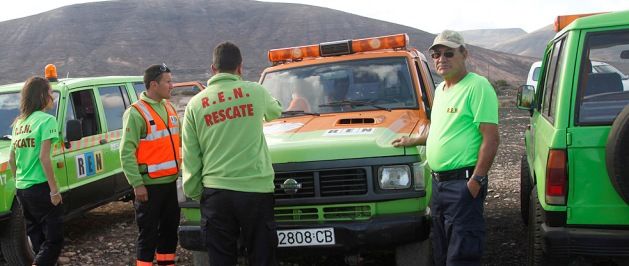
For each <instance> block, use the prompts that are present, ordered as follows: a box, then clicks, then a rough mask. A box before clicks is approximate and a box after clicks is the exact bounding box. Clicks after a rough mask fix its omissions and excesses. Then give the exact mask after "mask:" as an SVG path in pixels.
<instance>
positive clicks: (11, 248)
mask: <svg viewBox="0 0 629 266" xmlns="http://www.w3.org/2000/svg"><path fill="white" fill-rule="evenodd" d="M11 212H12V213H11V218H10V219H9V220H7V221H6V223H5V224H3V225H2V227H3V228H2V233H1V234H0V247H1V248H2V253H3V255H4V259H5V260H6V262H7V265H31V264H32V263H33V258H34V255H35V254H33V249H32V248H31V245H30V241H29V240H28V237H27V236H26V225H25V223H24V213H22V207H21V205H20V203H19V202H18V201H17V200H15V199H14V200H13V206H12V207H11Z"/></svg>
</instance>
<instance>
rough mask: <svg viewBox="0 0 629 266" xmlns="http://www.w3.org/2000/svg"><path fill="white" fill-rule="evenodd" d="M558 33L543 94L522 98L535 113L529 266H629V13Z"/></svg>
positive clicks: (529, 155)
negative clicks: (584, 264)
mask: <svg viewBox="0 0 629 266" xmlns="http://www.w3.org/2000/svg"><path fill="white" fill-rule="evenodd" d="M555 25H556V27H557V31H558V33H557V35H556V36H555V37H554V38H553V39H552V40H551V41H550V42H549V43H548V45H547V47H546V50H545V53H544V56H543V63H542V70H541V75H540V79H539V81H538V83H537V90H534V88H533V87H532V86H522V87H520V89H519V92H518V98H517V104H518V107H519V108H521V109H525V110H529V111H530V114H531V119H530V125H529V127H528V128H527V130H526V133H525V138H524V141H525V148H526V152H525V154H524V155H523V156H522V165H521V214H522V218H523V219H524V222H525V223H526V224H528V244H529V260H528V264H529V265H544V264H557V263H558V262H559V263H566V262H567V261H570V260H588V261H589V260H592V261H595V262H596V261H616V263H619V265H620V264H623V265H627V263H628V262H629V261H627V258H629V77H628V76H627V75H626V74H627V73H629V11H622V12H613V13H605V14H595V15H588V16H580V18H579V16H560V17H558V20H557V22H556V24H555ZM566 25H567V26H566ZM601 66H605V67H603V68H601ZM608 66H609V67H608ZM618 261H620V262H618Z"/></svg>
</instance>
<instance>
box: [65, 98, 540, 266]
mask: <svg viewBox="0 0 629 266" xmlns="http://www.w3.org/2000/svg"><path fill="white" fill-rule="evenodd" d="M504 106H513V105H512V104H505V105H504ZM527 122H528V113H527V112H524V111H519V110H517V109H515V108H511V107H503V108H501V109H500V137H501V145H500V148H499V151H498V155H497V156H496V161H495V162H494V165H493V169H492V171H491V172H490V181H489V193H488V196H487V201H486V205H485V206H486V209H485V217H486V220H487V247H486V249H485V256H484V258H483V264H485V265H523V264H524V263H525V259H526V232H525V228H524V226H523V224H522V221H521V218H520V213H519V202H518V199H519V172H520V156H521V154H522V153H523V146H522V145H523V132H524V128H525V126H526V123H527ZM65 230H66V231H65V237H66V244H65V248H64V249H63V252H62V256H61V258H60V262H61V263H60V264H61V265H135V261H134V259H135V256H134V254H135V237H136V233H137V227H136V226H135V223H134V213H133V206H132V204H131V203H130V202H116V203H111V204H108V205H105V206H102V207H100V208H97V209H95V210H92V211H90V212H88V213H86V214H85V215H84V216H83V217H80V218H77V219H74V220H72V221H70V222H67V223H66V225H65ZM177 255H178V259H177V260H178V262H177V265H182V266H183V265H192V255H191V253H190V252H189V251H186V250H183V249H181V248H180V249H179V250H178V251H177ZM315 260H316V259H315ZM320 260H321V261H322V259H320ZM341 261H342V260H341ZM341 261H339V260H328V262H327V263H323V262H322V263H313V262H312V260H310V263H306V265H313V264H314V265H322V264H327V265H339V264H340V263H342V262H341ZM390 263H392V259H391V258H390V257H389V256H388V255H387V254H384V255H376V256H372V257H367V258H366V260H365V263H364V265H388V264H390ZM282 265H291V266H292V265H304V263H299V262H297V263H295V262H291V263H288V262H283V263H282Z"/></svg>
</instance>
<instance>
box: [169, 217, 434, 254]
mask: <svg viewBox="0 0 629 266" xmlns="http://www.w3.org/2000/svg"><path fill="white" fill-rule="evenodd" d="M326 227H333V228H334V234H335V239H336V244H334V245H329V246H300V247H283V248H279V249H278V253H279V254H280V255H290V254H291V251H293V250H300V254H303V253H304V252H308V253H315V254H316V253H320V252H322V253H327V254H329V253H346V252H354V251H365V250H380V249H392V248H394V247H396V246H398V245H402V244H406V243H411V242H416V241H423V240H425V239H427V238H428V234H429V232H430V221H429V216H426V215H423V214H403V215H390V216H381V217H376V218H373V219H370V220H368V221H354V222H325V223H311V224H297V223H278V225H277V229H278V230H286V229H307V228H326ZM179 244H180V245H181V246H182V247H183V248H185V249H188V250H197V251H204V250H205V248H204V245H203V242H202V240H201V228H200V227H199V226H198V225H181V226H179Z"/></svg>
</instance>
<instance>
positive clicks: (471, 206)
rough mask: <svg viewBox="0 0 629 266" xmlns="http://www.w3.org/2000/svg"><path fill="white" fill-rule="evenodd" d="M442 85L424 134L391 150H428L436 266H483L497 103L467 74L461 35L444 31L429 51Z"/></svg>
mask: <svg viewBox="0 0 629 266" xmlns="http://www.w3.org/2000/svg"><path fill="white" fill-rule="evenodd" d="M429 50H430V57H432V59H433V62H434V63H435V69H436V70H437V74H439V75H440V76H441V77H443V79H444V81H443V82H442V83H441V84H439V86H438V87H437V89H436V90H435V97H434V100H433V105H432V113H431V117H430V120H431V125H430V130H429V131H428V135H427V136H426V135H420V136H416V137H402V138H399V139H396V140H394V141H393V142H392V144H393V146H396V147H400V146H416V145H426V158H427V160H428V165H429V166H430V168H431V169H432V171H433V172H432V198H431V203H430V204H431V205H430V209H431V215H432V234H431V240H432V245H433V256H434V261H435V265H448V266H449V265H481V258H482V257H483V250H484V245H485V219H484V217H483V209H484V208H483V204H484V201H485V196H486V195H487V183H488V179H487V173H488V172H489V168H490V167H491V164H492V163H493V160H494V157H495V156H496V151H497V150H498V144H499V142H500V140H499V135H498V98H497V97H496V92H495V91H494V88H493V87H492V86H491V83H489V81H488V80H487V79H486V78H485V77H482V76H480V75H478V74H476V73H472V72H468V71H467V69H466V67H465V60H466V59H467V57H468V51H467V48H466V46H465V42H464V41H463V37H462V36H461V34H459V33H458V32H455V31H451V30H444V31H443V32H441V33H440V34H439V35H437V37H436V38H435V40H434V42H433V44H432V46H430V49H429Z"/></svg>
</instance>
